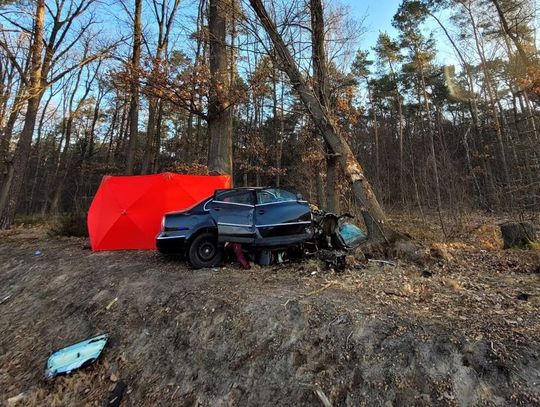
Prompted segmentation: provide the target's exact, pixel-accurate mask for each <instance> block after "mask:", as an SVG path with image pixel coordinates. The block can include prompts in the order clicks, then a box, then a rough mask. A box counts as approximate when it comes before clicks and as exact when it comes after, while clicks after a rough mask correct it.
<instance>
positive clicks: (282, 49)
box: [250, 0, 386, 225]
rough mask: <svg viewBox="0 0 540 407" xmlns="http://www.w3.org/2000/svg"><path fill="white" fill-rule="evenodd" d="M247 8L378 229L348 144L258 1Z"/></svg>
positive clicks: (377, 213) (373, 200)
mask: <svg viewBox="0 0 540 407" xmlns="http://www.w3.org/2000/svg"><path fill="white" fill-rule="evenodd" d="M250 4H251V7H252V8H253V10H254V11H255V13H256V14H257V16H258V17H259V19H260V21H261V23H262V25H263V26H264V28H265V30H266V32H267V33H268V35H269V37H270V39H271V41H272V43H273V45H274V48H275V50H276V53H277V55H278V56H279V59H280V62H281V64H280V66H281V67H282V69H283V70H284V71H285V73H286V74H287V76H288V77H289V79H290V81H291V84H292V86H293V88H294V89H295V90H296V91H297V92H298V94H299V96H300V99H301V100H302V103H303V104H304V106H305V107H306V109H307V110H308V112H309V114H310V116H311V117H312V119H313V121H314V123H315V124H316V125H317V127H318V128H319V130H320V132H321V134H322V136H323V138H324V140H325V141H326V142H327V143H328V145H329V147H330V148H331V150H332V152H333V153H334V154H335V155H336V156H337V157H338V158H339V162H340V164H341V166H342V168H343V171H344V173H345V176H346V177H347V178H348V180H349V181H350V182H351V184H352V189H353V193H354V196H355V197H356V199H357V200H358V201H359V203H360V204H361V205H362V207H363V208H364V209H366V210H367V211H368V212H369V213H370V215H371V216H372V217H373V219H374V221H375V222H377V224H378V225H382V224H383V223H384V222H385V220H386V215H385V213H384V211H383V209H382V207H381V206H380V204H379V201H378V200H377V197H376V196H375V192H374V191H373V188H372V187H371V185H370V183H369V182H368V180H367V179H366V177H365V175H364V170H363V168H362V166H361V165H360V163H359V162H358V160H357V159H356V157H355V156H354V154H353V152H352V150H351V148H350V146H349V144H348V143H347V141H346V140H345V138H343V137H342V136H341V135H340V134H339V132H338V130H337V128H336V126H335V124H334V123H333V121H332V120H331V118H330V116H329V114H328V112H327V111H326V109H324V107H323V106H322V104H321V101H320V100H319V99H318V98H317V97H316V96H315V95H314V94H313V92H312V90H311V89H310V88H309V87H308V85H307V84H306V81H305V80H304V78H303V77H302V74H301V73H300V70H299V69H298V65H297V64H296V62H295V61H294V59H293V57H292V55H291V53H290V52H289V50H288V48H287V46H286V45H285V43H284V42H283V38H282V37H281V36H280V34H279V33H278V31H277V29H276V25H275V23H274V22H273V21H272V20H271V19H270V17H269V16H268V12H267V11H266V9H265V7H264V5H263V4H262V1H261V0H250Z"/></svg>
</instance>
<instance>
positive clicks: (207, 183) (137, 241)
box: [88, 172, 231, 250]
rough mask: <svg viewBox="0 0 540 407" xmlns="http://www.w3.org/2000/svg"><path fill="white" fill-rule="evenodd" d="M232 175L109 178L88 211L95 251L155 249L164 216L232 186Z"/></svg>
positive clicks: (168, 173) (168, 175) (104, 178)
mask: <svg viewBox="0 0 540 407" xmlns="http://www.w3.org/2000/svg"><path fill="white" fill-rule="evenodd" d="M230 183H231V181H230V177H229V176H206V175H179V174H173V173H170V172H166V173H163V174H156V175H137V176H121V177H113V176H105V177H103V180H102V181H101V185H100V186H99V189H98V191H97V192H96V196H95V197H94V200H93V201H92V204H91V205H90V209H89V211H88V233H89V234H90V244H91V245H92V250H122V249H155V248H156V242H155V239H156V235H157V234H158V232H159V228H160V224H161V219H162V217H163V214H164V213H167V212H171V211H177V210H182V209H187V208H189V207H190V206H193V205H195V204H196V203H198V202H200V201H202V200H203V199H204V198H206V197H209V196H211V195H212V194H213V193H214V191H215V190H216V189H220V188H229V187H230Z"/></svg>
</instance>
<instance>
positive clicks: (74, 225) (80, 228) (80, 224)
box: [49, 212, 88, 237]
mask: <svg viewBox="0 0 540 407" xmlns="http://www.w3.org/2000/svg"><path fill="white" fill-rule="evenodd" d="M49 234H50V235H52V236H73V237H87V236H88V229H87V226H86V213H84V212H70V213H65V214H62V215H59V216H58V217H56V218H55V220H54V222H53V225H52V226H51V228H50V230H49Z"/></svg>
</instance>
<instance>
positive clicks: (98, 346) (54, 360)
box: [45, 334, 108, 380]
mask: <svg viewBox="0 0 540 407" xmlns="http://www.w3.org/2000/svg"><path fill="white" fill-rule="evenodd" d="M107 339H108V336H107V335H106V334H103V335H99V336H96V337H94V338H90V339H87V340H84V341H82V342H78V343H75V344H73V345H70V346H67V347H65V348H62V349H59V350H57V351H56V352H53V354H52V355H51V356H50V357H49V359H48V361H47V368H46V369H45V378H46V379H49V380H50V379H52V378H54V377H55V376H58V375H59V374H64V373H65V374H67V373H70V372H71V371H73V370H75V369H79V368H81V367H85V366H88V365H89V364H91V363H93V362H94V361H95V360H96V359H97V358H98V357H99V355H100V354H101V352H102V350H103V348H104V347H105V344H106V343H107Z"/></svg>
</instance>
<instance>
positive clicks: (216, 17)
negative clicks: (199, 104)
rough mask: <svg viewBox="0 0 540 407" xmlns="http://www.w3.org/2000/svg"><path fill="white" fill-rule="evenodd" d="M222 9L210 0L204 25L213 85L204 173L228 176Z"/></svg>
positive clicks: (228, 117)
mask: <svg viewBox="0 0 540 407" xmlns="http://www.w3.org/2000/svg"><path fill="white" fill-rule="evenodd" d="M226 7H227V4H226V3H225V0H210V13H209V21H208V25H209V31H210V74H211V76H212V82H213V83H212V87H211V90H210V95H209V100H208V139H209V146H208V171H209V172H210V173H211V174H229V175H232V166H233V164H232V109H231V106H230V101H229V86H230V76H229V72H228V69H229V67H228V64H227V51H226V41H225V39H226V34H227V30H226V18H225V17H226V16H225V14H226V10H227V9H226ZM230 69H233V67H230Z"/></svg>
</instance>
